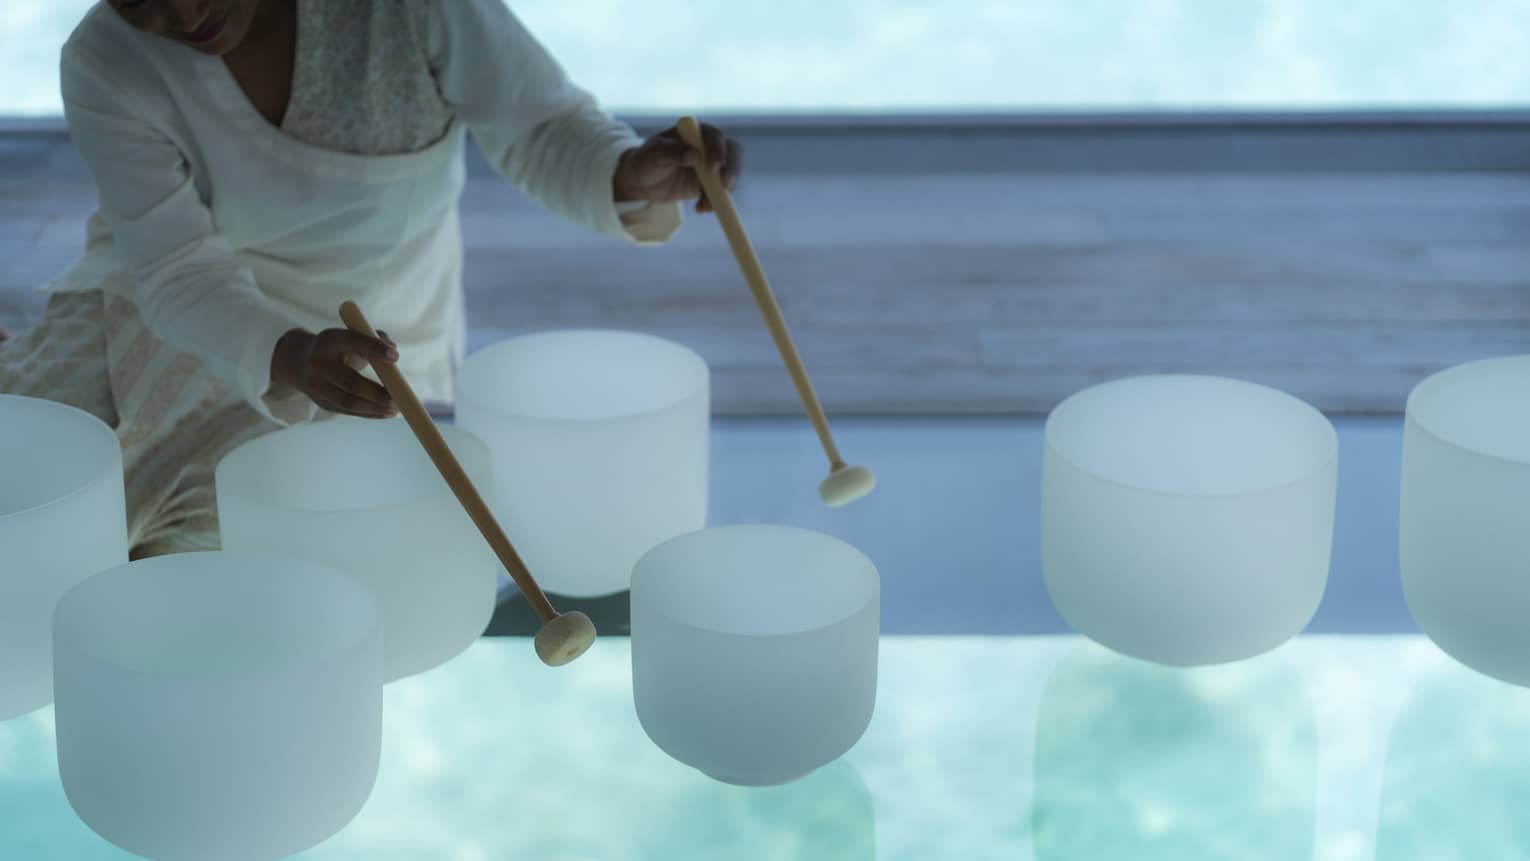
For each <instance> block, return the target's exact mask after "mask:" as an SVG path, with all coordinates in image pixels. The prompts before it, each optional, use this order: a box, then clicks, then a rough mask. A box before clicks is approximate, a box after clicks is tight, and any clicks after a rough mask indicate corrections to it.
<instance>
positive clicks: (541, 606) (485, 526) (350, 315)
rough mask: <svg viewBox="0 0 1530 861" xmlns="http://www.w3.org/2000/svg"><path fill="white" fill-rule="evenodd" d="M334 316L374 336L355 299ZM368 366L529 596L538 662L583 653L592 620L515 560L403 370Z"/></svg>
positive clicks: (555, 663) (559, 662)
mask: <svg viewBox="0 0 1530 861" xmlns="http://www.w3.org/2000/svg"><path fill="white" fill-rule="evenodd" d="M340 319H341V320H343V321H344V322H345V325H346V326H347V327H349V328H350V329H351V330H352V331H355V332H360V333H361V334H363V335H366V336H367V337H369V338H376V337H377V332H376V331H375V330H373V329H372V324H371V323H368V322H367V318H366V316H365V315H363V314H362V313H361V309H360V308H359V307H357V305H356V303H355V302H349V301H347V302H345V303H344V304H342V305H341V306H340ZM372 368H373V369H374V370H376V371H377V376H378V377H379V378H380V379H381V380H382V384H383V387H384V388H386V389H387V390H388V394H389V395H390V396H391V397H392V398H393V403H394V404H396V405H397V406H398V411H399V412H400V413H402V414H403V416H404V421H406V422H408V423H409V427H410V428H411V429H412V430H413V431H414V435H415V437H417V438H418V439H419V441H420V445H422V446H424V448H425V453H426V454H428V455H430V459H431V461H432V462H433V463H435V465H436V469H437V470H439V471H440V473H441V477H442V478H444V479H446V483H447V485H448V486H449V487H451V489H452V493H454V494H456V495H457V501H458V502H461V503H462V507H463V508H464V509H466V510H467V513H468V516H469V517H471V518H472V519H473V523H474V525H476V526H477V527H478V531H479V532H481V533H483V537H484V539H485V540H487V541H488V542H489V546H490V547H492V548H494V553H495V555H496V556H498V557H499V561H500V562H501V563H503V564H504V566H505V570H506V571H508V572H510V577H511V578H512V579H514V580H515V585H517V586H519V587H520V589H521V593H522V594H523V595H525V596H526V600H527V601H530V602H531V606H532V608H533V609H535V610H536V611H537V616H539V617H541V619H542V630H540V631H538V632H537V636H536V650H537V657H539V658H541V659H542V663H544V664H547V665H548V666H550V667H561V666H563V665H564V664H566V663H568V662H570V661H572V660H574V659H575V658H577V657H579V656H580V655H582V654H584V653H585V651H586V650H588V649H589V648H590V645H591V644H593V643H594V642H595V623H593V622H591V621H590V617H588V616H586V615H585V614H583V613H580V612H578V611H574V612H572V613H559V612H558V611H557V610H554V609H553V605H552V602H550V601H548V600H547V596H546V595H545V594H543V593H542V589H541V587H539V586H538V585H537V581H536V579H535V578H533V577H532V576H531V571H529V570H527V568H526V563H525V562H522V561H521V557H520V554H518V553H516V552H515V547H514V546H513V545H511V543H510V539H509V538H507V537H505V532H504V530H502V529H500V528H499V523H498V522H497V521H495V519H494V515H493V514H492V513H491V512H490V511H489V506H488V505H487V504H486V503H485V502H484V501H483V497H481V496H479V495H478V489H477V488H475V487H474V486H473V482H472V480H471V479H469V478H468V475H467V472H465V471H464V470H463V469H462V464H460V463H458V462H457V458H456V456H455V455H453V454H452V450H451V448H450V447H449V446H447V444H446V440H445V439H443V438H442V436H441V431H440V429H439V428H437V427H436V423H435V421H433V420H432V419H431V417H430V413H428V412H426V411H425V405H424V404H422V403H420V399H419V398H418V397H416V396H415V394H414V389H411V388H410V387H409V383H408V382H407V381H406V380H405V379H404V375H403V373H401V372H400V371H399V369H398V368H397V367H396V366H394V365H390V364H386V363H377V364H373V365H372Z"/></svg>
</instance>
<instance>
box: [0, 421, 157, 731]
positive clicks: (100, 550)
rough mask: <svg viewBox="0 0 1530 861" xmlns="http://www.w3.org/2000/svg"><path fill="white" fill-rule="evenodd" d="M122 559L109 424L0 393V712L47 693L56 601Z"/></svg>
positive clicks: (118, 471) (122, 526)
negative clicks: (66, 592) (84, 580)
mask: <svg viewBox="0 0 1530 861" xmlns="http://www.w3.org/2000/svg"><path fill="white" fill-rule="evenodd" d="M127 560H128V535H127V507H126V504H125V502H124V498H123V486H122V447H121V445H120V444H119V443H118V441H117V435H116V434H115V433H113V432H112V429H111V428H109V427H107V426H106V423H105V422H103V421H101V420H100V419H98V418H96V417H95V416H93V415H91V414H90V413H87V412H85V411H83V410H78V409H75V408H74V407H71V406H66V405H64V404H61V403H56V402H54V401H47V400H40V399H38V398H28V397H22V396H20V395H0V720H6V719H7V718H12V717H15V716H17V715H20V714H25V713H27V712H29V711H32V710H34V709H38V708H41V707H43V706H45V705H47V704H48V703H49V702H50V701H51V700H52V699H53V643H52V634H51V627H52V624H53V607H54V605H55V604H56V603H57V602H58V597H59V596H60V595H62V594H63V593H64V592H65V591H66V590H67V589H69V588H70V587H71V586H73V585H75V584H76V583H79V582H80V581H81V580H83V579H85V578H86V577H88V576H90V575H91V574H94V573H96V572H98V571H103V570H105V569H107V568H111V567H113V566H115V565H121V564H122V563H124V562H126V561H127Z"/></svg>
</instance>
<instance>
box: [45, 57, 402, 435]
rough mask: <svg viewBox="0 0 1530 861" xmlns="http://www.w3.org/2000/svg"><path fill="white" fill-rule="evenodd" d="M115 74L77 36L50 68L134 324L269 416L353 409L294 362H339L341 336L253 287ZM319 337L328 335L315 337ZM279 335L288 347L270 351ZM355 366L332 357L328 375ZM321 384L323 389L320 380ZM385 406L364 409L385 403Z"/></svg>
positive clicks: (186, 170) (172, 153)
mask: <svg viewBox="0 0 1530 861" xmlns="http://www.w3.org/2000/svg"><path fill="white" fill-rule="evenodd" d="M125 77H126V76H124V75H122V74H121V73H120V70H118V73H117V74H114V73H113V70H112V68H111V66H110V64H109V63H107V62H104V61H103V60H101V59H100V58H98V57H95V56H94V55H92V54H89V53H87V52H86V51H84V50H83V49H80V48H78V47H77V46H75V45H70V46H67V47H65V49H64V52H63V55H62V63H61V67H60V78H61V83H62V93H63V101H64V114H65V116H66V118H67V119H68V122H69V131H70V135H71V137H72V138H73V141H74V145H75V147H76V149H78V150H79V152H80V155H81V156H82V157H83V158H84V160H85V163H86V165H87V166H88V167H89V168H90V172H91V175H92V176H93V177H94V179H95V182H96V188H97V191H98V195H99V198H100V200H99V204H98V208H99V212H100V214H101V216H102V217H103V218H104V219H105V221H106V222H107V224H108V225H109V226H110V228H111V232H112V247H113V252H114V253H115V254H116V256H117V258H118V259H119V260H120V261H121V263H122V265H123V268H124V269H125V270H126V271H127V274H128V276H129V277H128V278H126V279H122V282H123V285H124V289H125V290H126V291H127V292H128V294H129V298H130V299H131V300H132V301H133V304H134V305H135V306H136V307H137V308H138V312H139V314H140V316H142V318H143V321H144V324H145V325H146V326H148V328H149V330H150V331H152V332H154V334H155V335H157V336H158V337H159V338H160V340H162V341H164V342H165V343H166V344H167V345H168V346H170V347H171V348H173V349H176V350H179V351H182V352H186V353H190V354H191V355H194V356H196V357H197V358H198V359H200V360H201V361H202V363H203V364H204V365H205V366H206V368H207V369H208V371H209V372H210V373H212V374H213V375H214V376H215V377H217V378H218V379H221V380H223V381H225V382H227V383H230V384H231V385H233V386H235V387H236V389H237V390H238V391H239V392H240V394H241V395H243V397H244V399H245V400H246V401H247V402H248V403H249V404H250V405H251V406H252V407H254V408H255V409H256V410H257V411H258V412H260V413H261V414H262V415H264V416H266V417H268V418H270V419H273V420H275V421H278V422H297V421H304V420H306V419H308V418H311V417H312V416H313V413H314V406H315V402H316V401H318V403H319V404H320V405H322V406H326V407H328V408H331V409H339V410H340V411H344V412H352V411H360V408H361V407H365V406H366V405H357V406H358V409H357V410H353V409H347V408H344V407H343V406H341V405H340V404H339V403H338V402H337V403H336V404H333V405H332V404H330V403H325V402H324V401H323V399H322V398H316V397H315V395H314V393H313V392H310V391H308V390H309V389H312V388H316V386H315V385H309V384H308V382H307V379H306V374H305V371H304V366H303V365H300V364H298V363H299V362H314V361H317V362H325V361H326V360H332V361H329V364H335V363H338V362H342V361H343V360H344V359H343V357H344V354H345V352H346V351H345V350H344V349H341V348H342V347H343V346H344V345H340V344H338V343H334V342H337V341H338V340H343V339H341V338H340V337H339V335H328V334H327V333H328V331H329V330H326V333H321V334H320V335H312V334H309V333H306V332H302V331H301V329H300V327H299V324H298V323H297V322H295V321H293V320H292V319H291V318H289V317H288V316H287V315H286V314H284V313H282V312H281V310H280V309H278V308H277V307H276V306H275V305H274V304H273V303H272V302H271V301H270V300H269V299H267V298H266V296H265V295H264V294H262V293H261V292H260V290H259V288H258V287H257V286H256V283H255V277H254V274H253V273H252V272H251V271H250V269H249V268H248V267H246V266H244V265H243V264H242V263H240V261H239V259H238V258H237V256H236V255H235V254H234V251H233V248H232V246H231V245H230V244H229V241H228V239H227V238H226V237H224V236H223V235H222V234H220V233H219V232H218V230H217V228H216V226H215V225H214V224H213V219H212V213H211V212H210V211H209V210H208V208H207V207H206V205H204V204H203V203H202V200H201V198H200V196H199V195H198V194H197V189H196V186H195V183H194V182H193V179H192V172H191V167H190V165H189V164H188V163H187V162H186V158H185V156H184V154H183V153H182V152H181V149H180V148H179V147H178V146H176V144H175V143H174V142H173V141H172V140H171V139H170V138H169V137H168V136H167V135H166V134H165V133H164V132H163V131H161V130H160V129H159V128H158V127H156V125H155V124H154V123H153V122H152V120H151V118H152V116H153V114H152V108H151V106H150V105H149V104H148V103H147V100H145V99H142V98H139V97H138V96H137V94H136V93H135V92H134V89H133V87H132V86H131V85H129V84H126V83H124V78H125ZM294 330H297V331H294ZM346 334H350V333H346ZM284 336H286V337H284ZM321 337H322V338H327V340H325V341H324V342H323V343H319V344H317V345H316V344H315V340H314V339H318V338H321ZM356 338H361V336H356ZM352 340H355V339H352ZM363 340H365V339H363ZM279 342H280V343H283V344H285V345H287V349H286V350H284V351H281V352H278V351H277V345H278V343H279ZM357 349H359V347H358V345H351V351H353V352H354V351H355V350H357ZM375 349H376V350H379V351H386V350H387V349H388V348H387V347H386V346H385V345H381V344H378V345H376V347H375ZM371 352H373V350H369V351H368V355H370V353H371ZM332 354H333V355H332ZM274 356H275V358H277V359H278V361H276V362H273V357H274ZM335 356H339V357H340V358H334V357H335ZM326 367H327V365H326ZM288 368H290V369H291V370H290V371H288V372H286V373H280V372H281V371H282V370H283V369H288ZM273 370H278V372H279V374H280V376H283V377H286V378H287V379H283V380H280V381H279V382H281V383H285V385H273V378H272V373H273ZM353 373H354V372H352V371H350V369H349V368H346V367H344V366H340V367H338V368H336V369H335V373H334V374H330V375H327V376H333V377H340V376H342V375H343V374H353ZM355 376H356V379H357V380H360V381H361V382H365V383H367V384H369V385H370V386H376V384H375V383H371V381H369V380H365V379H364V378H362V377H360V376H359V375H355ZM358 387H359V385H358ZM319 388H322V389H323V391H324V392H327V391H328V389H329V388H330V386H329V382H328V380H325V385H324V386H322V387H319ZM378 388H380V387H378ZM367 391H368V392H370V390H367ZM384 400H386V398H385V397H384ZM389 406H390V405H388V404H382V405H379V407H378V409H376V410H367V411H369V412H377V413H379V414H386V412H387V409H388V407H389Z"/></svg>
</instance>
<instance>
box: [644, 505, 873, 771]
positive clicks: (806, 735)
mask: <svg viewBox="0 0 1530 861" xmlns="http://www.w3.org/2000/svg"><path fill="white" fill-rule="evenodd" d="M880 596H881V585H880V580H879V578H878V576H877V569H876V566H874V565H873V564H872V563H871V560H870V559H867V558H866V556H865V555H864V554H862V553H861V552H860V551H859V550H856V549H855V548H854V547H851V546H850V545H848V544H846V543H845V542H843V541H840V540H839V539H837V538H831V537H829V536H827V535H821V534H819V533H816V532H810V531H808V530H804V529H795V528H790V527H784V526H728V527H721V528H716V529H705V530H701V531H698V532H692V533H690V534H687V535H682V536H680V537H678V538H674V539H671V540H669V541H666V542H665V543H663V544H661V545H659V546H658V547H655V548H654V549H653V550H651V551H650V552H648V553H647V554H646V555H644V556H643V558H642V559H641V560H640V561H639V562H638V564H637V568H636V570H635V571H634V572H633V575H632V688H633V698H634V701H635V703H636V707H637V714H638V718H639V719H640V721H641V722H642V724H643V729H644V731H646V732H647V733H648V737H649V738H651V739H652V740H653V742H654V743H655V744H657V745H658V746H659V747H660V748H661V749H663V750H664V751H665V752H666V753H668V754H669V755H670V756H672V757H674V758H675V759H677V760H679V761H680V762H683V763H685V764H687V765H690V766H692V767H693V768H696V769H699V770H700V771H702V772H705V773H706V774H709V775H711V776H712V777H714V778H716V779H717V780H720V781H723V782H725V783H733V784H739V785H745V786H766V785H774V784H781V783H786V782H789V781H792V780H796V779H797V778H800V777H803V776H804V775H807V774H810V773H811V772H813V771H814V770H815V769H817V768H819V767H820V766H823V765H826V764H828V763H829V762H832V761H833V760H835V759H837V758H839V756H840V755H841V754H843V753H844V752H845V751H847V750H849V749H850V747H851V746H852V745H854V744H855V743H856V741H857V740H859V739H860V737H861V735H862V733H864V732H865V730H866V726H867V724H868V723H869V722H870V720H871V713H872V709H873V707H874V705H875V702H876V690H877V640H878V635H879V632H880V624H881V604H880Z"/></svg>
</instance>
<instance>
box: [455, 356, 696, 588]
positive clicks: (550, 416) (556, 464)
mask: <svg viewBox="0 0 1530 861" xmlns="http://www.w3.org/2000/svg"><path fill="white" fill-rule="evenodd" d="M709 379H710V377H709V374H708V371H707V365H706V362H704V361H703V360H702V358H701V357H700V356H698V355H697V354H696V353H694V352H693V351H691V350H689V349H687V348H686V347H683V346H681V345H679V344H676V343H673V342H670V341H666V340H663V339H661V338H656V337H653V336H650V335H641V334H636V333H632V332H614V331H598V330H580V331H562V332H546V333H542V334H536V335H528V336H525V337H519V338H512V339H510V340H507V341H502V342H500V343H498V344H495V345H493V346H490V347H487V348H485V349H483V350H480V351H478V352H476V353H474V354H473V355H471V356H469V357H468V359H467V361H466V362H465V363H464V365H463V367H462V373H461V374H460V376H459V377H458V380H457V396H456V397H457V402H456V409H457V421H458V423H459V424H461V425H462V427H464V428H467V429H468V430H471V431H473V432H474V433H476V434H478V435H479V436H480V437H482V438H483V440H484V441H485V442H486V443H488V445H489V449H490V451H492V452H493V455H494V473H495V477H496V493H495V504H496V506H497V509H496V510H497V512H498V515H499V518H500V523H501V525H502V526H504V528H505V531H506V533H508V534H509V536H510V540H511V541H513V542H515V546H516V549H517V550H518V551H520V553H521V556H522V557H523V558H524V559H525V561H526V564H527V565H528V566H529V567H530V569H531V571H532V573H533V574H535V575H536V577H537V580H538V582H539V583H540V584H541V586H542V587H543V588H544V589H545V590H547V591H549V592H553V593H557V594H562V595H569V596H576V597H593V596H597V595H609V594H612V593H615V592H620V591H622V590H624V589H626V588H628V585H629V584H630V583H631V578H632V566H633V565H634V564H635V563H636V562H637V560H638V557H640V556H642V555H643V554H644V553H645V552H647V551H648V550H649V549H651V548H652V547H654V546H655V545H657V544H658V543H660V542H662V541H664V540H666V539H669V538H673V537H674V536H676V535H680V534H682V533H686V532H690V531H692V530H695V529H700V528H701V527H702V526H704V525H705V523H706V513H707V472H708V456H709V455H708V451H709V449H708V429H709V421H710V409H711V407H710V404H711V392H710V388H709V385H710V384H709Z"/></svg>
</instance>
